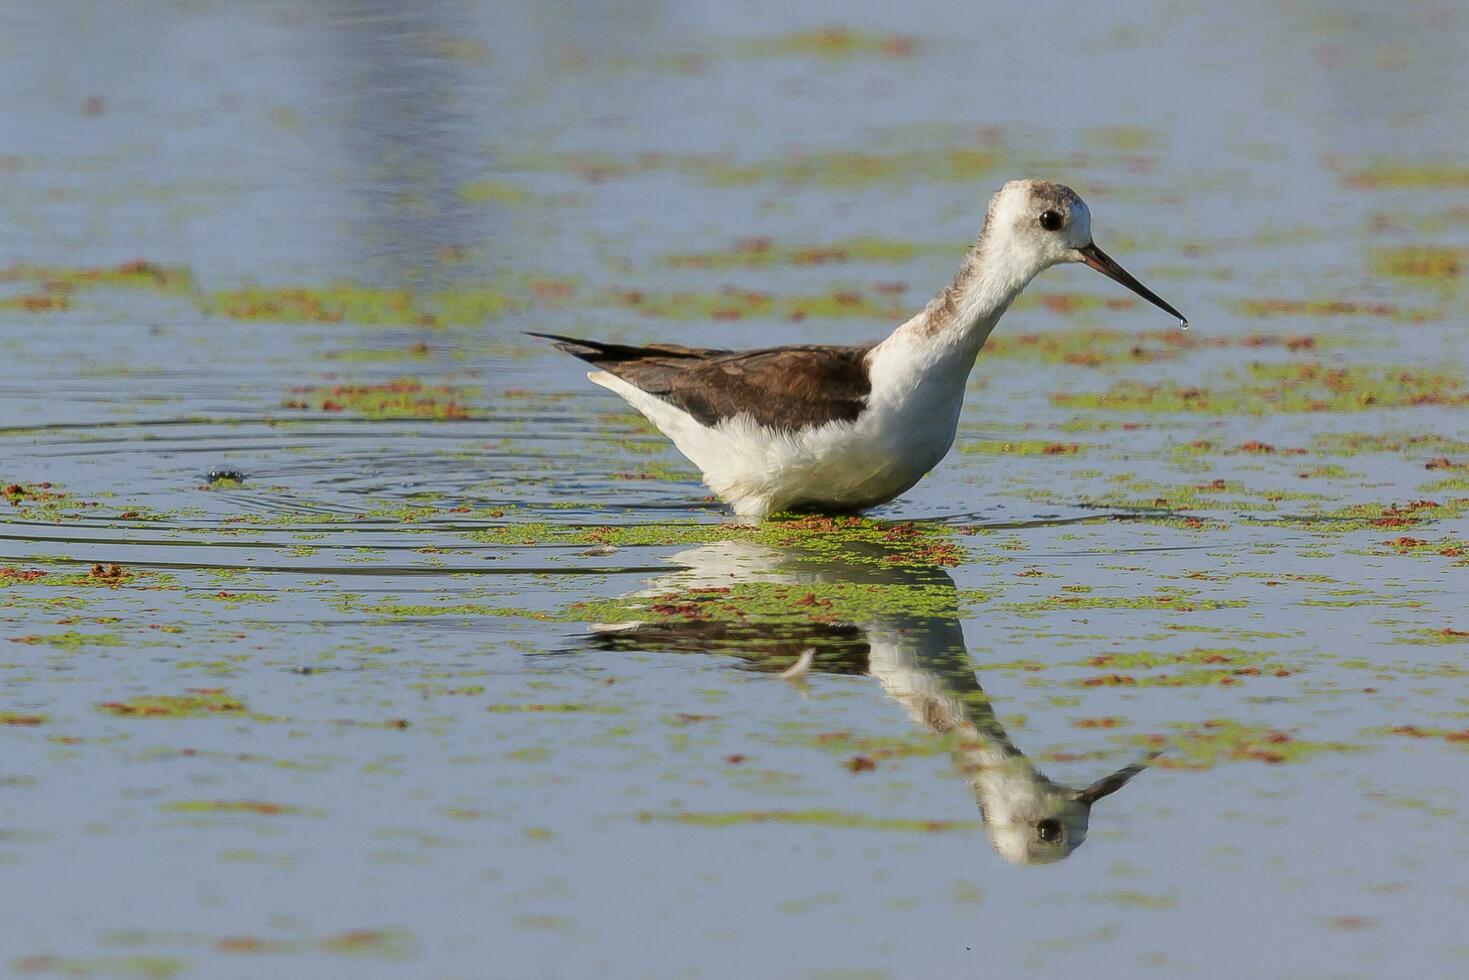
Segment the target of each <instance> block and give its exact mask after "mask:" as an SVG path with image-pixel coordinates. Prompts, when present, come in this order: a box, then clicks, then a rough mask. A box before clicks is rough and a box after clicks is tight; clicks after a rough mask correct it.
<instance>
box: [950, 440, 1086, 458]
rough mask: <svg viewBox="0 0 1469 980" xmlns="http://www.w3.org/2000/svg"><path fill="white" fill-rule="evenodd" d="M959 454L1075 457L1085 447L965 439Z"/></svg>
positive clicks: (1033, 441) (1064, 443)
mask: <svg viewBox="0 0 1469 980" xmlns="http://www.w3.org/2000/svg"><path fill="white" fill-rule="evenodd" d="M958 449H959V452H961V453H966V454H970V455H985V456H1075V455H1077V454H1079V453H1081V452H1083V451H1084V449H1085V447H1083V446H1082V445H1080V444H1079V443H1075V442H1049V441H1047V440H1044V439H965V440H963V441H961V442H960V443H959V444H958Z"/></svg>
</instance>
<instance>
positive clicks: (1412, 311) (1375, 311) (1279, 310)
mask: <svg viewBox="0 0 1469 980" xmlns="http://www.w3.org/2000/svg"><path fill="white" fill-rule="evenodd" d="M1234 308H1235V309H1236V310H1237V311H1238V312H1239V313H1240V314H1241V315H1243V316H1248V317H1254V318H1263V317H1273V316H1287V317H1352V318H1358V319H1364V318H1365V319H1381V320H1395V321H1398V322H1400V323H1427V322H1429V321H1431V320H1438V319H1442V317H1443V314H1442V313H1441V312H1439V311H1437V310H1430V309H1420V308H1410V307H1401V306H1398V305H1396V304H1393V303H1371V302H1366V301H1358V300H1341V299H1245V300H1239V301H1238V302H1236V303H1235V304H1234Z"/></svg>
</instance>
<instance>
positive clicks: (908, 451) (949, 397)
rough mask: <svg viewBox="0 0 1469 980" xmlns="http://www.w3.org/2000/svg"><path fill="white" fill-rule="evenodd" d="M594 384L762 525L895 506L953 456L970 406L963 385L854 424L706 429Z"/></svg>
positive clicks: (617, 384) (612, 382) (638, 393)
mask: <svg viewBox="0 0 1469 980" xmlns="http://www.w3.org/2000/svg"><path fill="white" fill-rule="evenodd" d="M587 377H588V378H590V379H591V380H592V381H594V382H596V383H597V384H599V385H602V386H603V387H605V388H609V389H611V390H612V391H615V392H617V393H618V394H619V395H621V396H622V397H623V398H624V399H626V400H627V402H628V403H629V404H631V405H632V406H633V407H634V408H636V409H637V410H638V411H640V412H642V413H643V415H645V416H647V418H648V420H649V421H651V422H652V423H653V424H654V425H656V426H657V427H658V428H659V430H661V431H662V432H663V434H664V435H666V436H668V438H669V439H671V440H673V443H674V445H675V446H677V447H678V449H679V451H680V452H682V453H683V454H684V455H685V456H687V457H688V458H689V460H690V461H691V462H692V463H693V464H694V465H695V466H697V467H698V468H699V470H700V471H701V472H702V473H703V475H704V482H705V483H707V484H708V485H709V488H710V489H712V490H713V491H714V492H715V493H716V494H718V495H719V497H720V498H721V499H723V500H724V501H726V502H728V503H729V504H730V505H731V506H732V507H733V508H734V510H735V512H736V513H738V514H744V515H749V516H754V517H764V516H766V515H768V514H771V513H774V512H776V511H781V510H790V509H793V508H804V507H815V508H820V509H824V510H837V511H856V510H862V509H864V508H867V507H873V506H876V505H877V504H881V503H885V502H887V501H889V500H892V499H893V498H894V497H896V496H898V495H899V494H901V493H903V492H904V491H906V490H908V489H909V488H910V487H912V486H913V485H914V484H915V483H917V482H918V481H919V480H920V479H922V478H923V475H924V474H925V473H927V472H928V471H929V470H931V469H933V468H934V467H935V466H937V465H938V463H939V461H940V460H942V459H943V458H944V456H945V454H947V453H948V451H949V447H950V446H952V445H953V442H954V433H955V430H956V429H957V426H958V419H959V408H960V407H961V404H962V400H963V387H962V384H961V385H960V386H959V387H958V389H957V390H956V391H952V392H938V391H935V392H932V393H931V397H927V398H923V399H910V400H907V401H906V402H905V403H903V404H901V405H898V406H896V407H895V406H893V405H889V404H886V403H884V404H878V405H874V406H872V407H870V408H869V409H868V410H867V411H864V412H863V413H862V414H861V415H860V416H858V417H857V419H856V420H855V421H854V422H832V423H828V424H826V425H822V426H818V427H813V428H808V429H803V430H801V431H799V432H776V431H772V430H770V429H767V428H764V427H762V426H760V425H757V424H756V423H755V422H754V421H753V420H752V419H751V418H750V417H749V416H747V415H739V416H736V417H734V418H732V419H727V420H724V421H722V422H720V423H718V424H717V425H713V426H706V425H703V424H701V423H700V422H698V421H697V420H695V419H694V418H693V417H692V416H690V415H689V414H688V413H687V412H684V411H683V410H682V409H680V408H678V407H676V406H674V405H671V404H669V403H668V402H666V401H664V400H663V399H661V398H658V397H656V396H654V395H649V394H648V393H647V392H645V391H642V390H641V389H639V388H637V387H635V386H633V385H631V384H629V383H627V382H626V381H623V380H622V379H620V378H618V377H616V376H614V375H611V374H608V373H606V372H600V371H598V372H592V373H590V374H588V375H587Z"/></svg>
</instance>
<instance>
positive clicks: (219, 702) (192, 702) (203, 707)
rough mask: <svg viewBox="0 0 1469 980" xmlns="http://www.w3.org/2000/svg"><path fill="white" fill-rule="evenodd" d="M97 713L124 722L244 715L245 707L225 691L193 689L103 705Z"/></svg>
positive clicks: (219, 689)
mask: <svg viewBox="0 0 1469 980" xmlns="http://www.w3.org/2000/svg"><path fill="white" fill-rule="evenodd" d="M97 707H98V709H99V710H101V711H103V712H105V713H107V714H109V715H117V716H119V717H124V718H203V717H207V716H209V715H219V714H229V715H242V714H244V712H245V705H244V704H243V703H242V702H241V701H239V700H238V699H237V698H235V697H233V696H232V695H229V694H227V693H225V691H224V689H223V688H203V687H201V688H190V689H189V691H188V692H186V693H184V694H144V695H139V696H138V697H135V698H129V699H128V700H126V701H104V702H102V703H101V704H99V705H97Z"/></svg>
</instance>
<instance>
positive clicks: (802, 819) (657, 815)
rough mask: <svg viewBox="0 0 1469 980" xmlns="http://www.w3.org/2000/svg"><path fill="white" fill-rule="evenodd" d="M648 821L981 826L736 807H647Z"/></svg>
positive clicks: (923, 829)
mask: <svg viewBox="0 0 1469 980" xmlns="http://www.w3.org/2000/svg"><path fill="white" fill-rule="evenodd" d="M638 820H640V821H642V822H644V823H677V824H685V825H687V826H693V827H740V826H746V825H749V824H794V825H797V826H805V827H829V828H835V829H839V830H892V831H900V832H903V833H921V834H933V833H941V832H944V831H953V830H966V831H968V830H978V829H979V828H980V827H982V826H983V824H982V823H980V822H979V821H977V820H915V819H910V818H904V817H871V816H866V815H864V814H860V813H850V812H847V811H844V810H815V809H813V810H735V811H731V812H726V813H698V812H691V811H687V810H676V811H670V812H660V811H653V810H644V811H641V812H640V813H639V814H638Z"/></svg>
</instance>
